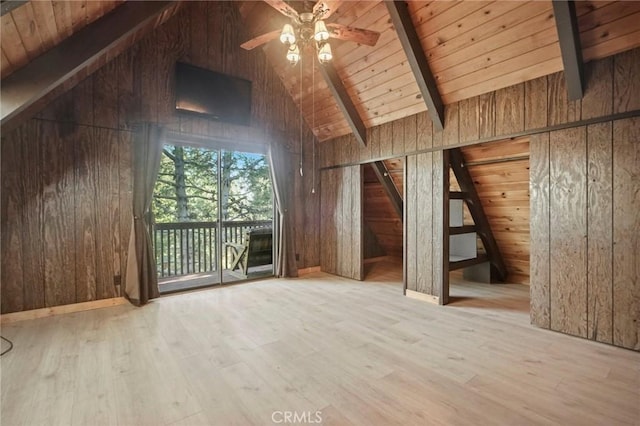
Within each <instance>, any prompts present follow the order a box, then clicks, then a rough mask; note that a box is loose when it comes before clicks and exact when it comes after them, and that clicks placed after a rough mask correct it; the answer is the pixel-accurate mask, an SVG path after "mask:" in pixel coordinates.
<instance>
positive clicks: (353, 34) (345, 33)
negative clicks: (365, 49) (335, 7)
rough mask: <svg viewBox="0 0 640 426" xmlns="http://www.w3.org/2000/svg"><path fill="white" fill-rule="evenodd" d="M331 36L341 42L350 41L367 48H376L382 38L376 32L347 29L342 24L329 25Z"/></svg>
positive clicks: (353, 28)
mask: <svg viewBox="0 0 640 426" xmlns="http://www.w3.org/2000/svg"><path fill="white" fill-rule="evenodd" d="M327 27H329V33H330V36H331V37H333V38H337V39H339V40H348V41H353V42H356V43H360V44H365V45H367V46H375V45H376V43H377V42H378V38H379V37H380V33H379V32H376V31H370V30H365V29H363V28H355V27H347V26H346V25H340V24H333V23H332V24H327Z"/></svg>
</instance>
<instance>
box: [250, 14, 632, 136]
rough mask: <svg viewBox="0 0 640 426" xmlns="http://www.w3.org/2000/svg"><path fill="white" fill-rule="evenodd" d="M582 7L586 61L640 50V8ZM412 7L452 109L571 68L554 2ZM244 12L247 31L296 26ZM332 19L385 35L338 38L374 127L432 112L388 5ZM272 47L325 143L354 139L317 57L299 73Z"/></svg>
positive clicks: (362, 109) (354, 89) (349, 80)
mask: <svg viewBox="0 0 640 426" xmlns="http://www.w3.org/2000/svg"><path fill="white" fill-rule="evenodd" d="M289 3H291V5H292V6H293V7H294V8H299V7H301V6H300V4H299V3H301V2H289ZM576 6H577V7H576V9H577V11H576V14H577V16H578V23H579V29H580V38H581V42H582V51H583V57H584V60H585V61H590V60H594V59H599V58H603V57H606V56H610V55H613V54H615V53H619V52H622V51H625V50H629V49H632V48H634V47H637V46H640V2H637V1H632V2H610V1H581V2H577V4H576ZM409 10H410V13H411V16H412V18H413V22H414V24H415V26H416V31H417V33H418V35H419V37H420V39H421V43H422V47H423V49H424V51H425V54H426V56H427V58H428V62H429V66H430V68H431V70H432V72H433V74H434V76H435V79H436V82H437V85H438V90H439V92H440V94H441V96H442V98H443V100H444V102H445V104H450V103H453V102H457V101H459V100H461V99H466V98H470V97H473V96H476V95H479V94H482V93H487V92H490V91H493V90H496V89H500V88H503V87H508V86H512V85H514V84H517V83H521V82H523V81H527V80H532V79H535V78H538V77H540V76H543V75H548V74H552V73H555V72H557V71H560V70H562V58H561V54H560V47H559V42H558V35H557V30H556V27H555V21H554V16H553V8H552V4H551V2H550V1H532V2H515V1H464V2H456V1H412V2H409ZM240 11H241V13H242V15H243V17H244V19H245V23H246V24H247V27H248V31H247V33H248V34H253V35H257V34H261V33H262V32H266V31H271V30H274V29H278V28H281V27H282V25H283V24H284V23H286V22H287V19H286V18H285V17H283V16H282V15H280V14H279V13H278V12H276V11H275V10H273V9H272V8H270V7H268V6H266V5H264V4H260V2H257V3H256V2H243V3H242V4H241V6H240ZM329 22H336V23H339V24H343V25H350V26H355V27H361V28H366V29H370V30H374V31H378V32H380V33H381V36H380V39H379V40H378V43H377V45H376V46H375V47H369V46H364V45H358V44H355V43H352V42H347V41H340V40H335V39H332V40H331V45H332V49H333V53H334V55H333V56H334V59H333V61H332V62H333V65H334V66H335V68H336V70H337V72H338V74H339V76H340V78H341V79H342V81H343V83H344V86H345V88H346V89H347V92H348V94H349V95H350V97H351V99H352V100H353V102H354V104H355V106H356V108H357V110H358V113H359V114H360V116H361V118H362V120H363V121H364V123H365V125H366V127H372V126H376V125H379V124H382V123H386V122H389V121H393V120H396V119H398V118H402V117H406V116H408V115H412V114H415V113H418V112H422V111H425V110H426V107H425V104H424V102H423V100H422V99H421V96H420V92H419V89H418V86H417V84H416V82H415V78H414V76H413V74H412V73H411V70H410V68H409V65H408V63H407V60H406V56H405V53H404V52H403V50H402V47H401V45H400V42H399V41H398V38H397V36H396V33H395V31H394V29H393V27H392V25H391V23H390V19H389V14H388V11H387V8H386V7H385V5H384V4H383V3H382V2H376V1H366V2H344V3H343V4H342V5H341V6H340V8H339V9H338V10H337V12H336V13H335V14H334V15H333V16H332V17H331V18H330V19H329ZM264 50H265V51H266V53H267V56H268V58H269V60H270V62H271V64H272V65H273V67H274V68H275V70H276V71H277V73H278V74H279V75H280V77H281V79H282V81H283V83H284V85H285V86H286V88H287V90H288V91H289V93H290V94H291V96H292V97H293V99H294V100H295V102H296V103H297V104H298V106H299V107H300V109H301V113H302V114H303V116H304V118H305V120H306V121H307V123H308V124H309V126H310V127H312V128H313V129H314V133H315V134H316V135H317V137H318V138H319V140H321V141H322V140H328V139H332V138H335V137H337V136H341V135H345V134H349V133H351V129H350V127H349V125H348V124H347V121H346V120H345V118H344V116H343V114H342V112H341V110H340V109H339V108H338V106H337V104H336V102H335V101H334V99H333V98H332V95H331V92H330V91H329V89H328V88H327V85H326V84H325V82H324V81H323V80H322V77H321V75H320V73H319V72H318V70H317V66H318V64H317V61H316V60H315V58H314V59H311V58H312V57H313V52H312V51H311V52H308V53H307V52H303V57H304V56H305V53H306V58H305V59H306V60H305V59H303V61H302V65H298V66H295V67H292V66H290V65H289V64H288V63H287V62H286V60H285V59H284V56H285V51H286V48H285V46H283V45H282V44H281V43H280V42H279V41H277V40H276V41H272V42H270V43H268V44H267V45H266V46H265V48H264Z"/></svg>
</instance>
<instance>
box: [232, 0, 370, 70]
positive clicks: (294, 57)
mask: <svg viewBox="0 0 640 426" xmlns="http://www.w3.org/2000/svg"><path fill="white" fill-rule="evenodd" d="M343 1H344V0H320V1H318V2H316V3H315V4H314V5H313V7H310V2H308V1H305V2H304V5H305V11H304V12H298V11H296V10H295V9H294V8H293V7H292V6H291V5H290V4H288V3H287V2H286V1H284V0H264V2H265V3H267V4H268V5H269V6H271V7H273V8H274V9H275V10H277V11H278V12H280V13H282V14H283V15H284V16H286V17H288V18H289V19H290V20H291V23H290V24H289V23H288V24H285V25H284V27H283V28H282V29H279V30H274V31H270V32H268V33H265V34H261V35H259V36H257V37H254V38H252V39H251V40H249V41H246V42H244V43H243V44H241V45H240V47H242V48H243V49H246V50H251V49H255V48H256V47H258V46H262V45H263V44H266V43H268V42H270V41H272V40H275V39H277V38H280V41H281V42H282V43H283V44H285V45H286V46H287V48H288V49H287V60H288V61H289V62H290V63H291V64H292V65H295V64H296V63H297V62H298V61H299V60H300V51H301V50H302V49H304V48H305V47H308V46H315V48H316V51H317V56H318V60H319V61H320V62H323V63H324V62H327V61H330V60H331V59H332V58H333V54H332V52H331V46H330V45H329V43H328V40H329V38H336V39H339V40H347V41H353V42H356V43H359V44H364V45H367V46H375V44H376V43H377V42H378V38H379V37H380V33H378V32H376V31H371V30H366V29H363V28H355V27H348V26H346V25H340V24H337V23H325V20H326V19H328V18H329V17H330V16H331V15H333V13H334V12H335V11H336V10H337V9H338V7H340V5H341V4H342V2H343Z"/></svg>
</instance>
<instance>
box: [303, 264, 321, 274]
mask: <svg viewBox="0 0 640 426" xmlns="http://www.w3.org/2000/svg"><path fill="white" fill-rule="evenodd" d="M321 271H322V269H321V268H320V266H312V267H310V268H302V269H298V276H300V275H307V274H313V273H314V272H321Z"/></svg>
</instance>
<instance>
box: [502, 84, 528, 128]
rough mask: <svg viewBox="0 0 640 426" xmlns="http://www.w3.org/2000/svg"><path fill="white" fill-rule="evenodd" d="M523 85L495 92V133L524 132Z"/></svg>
mask: <svg viewBox="0 0 640 426" xmlns="http://www.w3.org/2000/svg"><path fill="white" fill-rule="evenodd" d="M524 102H525V101H524V84H518V85H516V86H510V87H506V88H504V89H500V90H497V91H496V133H497V134H501V135H505V134H509V133H517V132H521V131H523V130H524Z"/></svg>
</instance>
